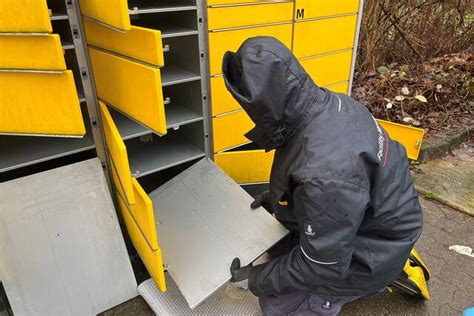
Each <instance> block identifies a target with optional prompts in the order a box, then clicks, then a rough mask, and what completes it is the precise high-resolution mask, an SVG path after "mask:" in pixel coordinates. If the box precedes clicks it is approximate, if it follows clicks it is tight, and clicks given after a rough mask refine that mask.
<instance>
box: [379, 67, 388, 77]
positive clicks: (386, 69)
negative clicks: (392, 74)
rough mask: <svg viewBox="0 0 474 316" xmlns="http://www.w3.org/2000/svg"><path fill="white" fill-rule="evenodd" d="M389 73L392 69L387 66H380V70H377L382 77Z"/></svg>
mask: <svg viewBox="0 0 474 316" xmlns="http://www.w3.org/2000/svg"><path fill="white" fill-rule="evenodd" d="M389 71H390V69H388V68H387V67H385V66H380V67H379V68H377V72H378V73H379V74H380V75H382V76H385V75H386V74H387V73H388V72H389Z"/></svg>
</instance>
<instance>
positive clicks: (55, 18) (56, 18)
mask: <svg viewBox="0 0 474 316" xmlns="http://www.w3.org/2000/svg"><path fill="white" fill-rule="evenodd" d="M68 19H69V17H68V16H67V14H62V13H57V12H54V13H53V14H52V15H51V21H59V20H68Z"/></svg>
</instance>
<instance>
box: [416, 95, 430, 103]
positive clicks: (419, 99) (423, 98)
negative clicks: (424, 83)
mask: <svg viewBox="0 0 474 316" xmlns="http://www.w3.org/2000/svg"><path fill="white" fill-rule="evenodd" d="M415 99H417V100H418V101H420V102H423V103H428V100H426V98H425V97H424V96H422V95H420V94H419V95H415Z"/></svg>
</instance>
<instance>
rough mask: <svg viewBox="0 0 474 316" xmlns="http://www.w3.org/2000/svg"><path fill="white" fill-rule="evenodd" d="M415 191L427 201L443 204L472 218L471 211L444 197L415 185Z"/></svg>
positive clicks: (473, 214) (473, 213)
mask: <svg viewBox="0 0 474 316" xmlns="http://www.w3.org/2000/svg"><path fill="white" fill-rule="evenodd" d="M415 189H416V190H417V191H418V192H419V193H421V194H422V195H423V197H424V198H425V199H428V200H433V201H436V202H439V203H441V204H444V205H446V206H449V207H451V208H453V209H455V210H457V211H459V212H463V213H464V214H467V215H470V216H473V217H474V212H473V211H472V210H470V209H469V208H467V207H465V206H464V205H461V204H459V203H455V202H453V201H450V200H448V199H446V198H444V197H442V196H441V195H439V194H437V193H435V192H433V191H430V190H427V189H425V188H423V187H421V186H419V185H415Z"/></svg>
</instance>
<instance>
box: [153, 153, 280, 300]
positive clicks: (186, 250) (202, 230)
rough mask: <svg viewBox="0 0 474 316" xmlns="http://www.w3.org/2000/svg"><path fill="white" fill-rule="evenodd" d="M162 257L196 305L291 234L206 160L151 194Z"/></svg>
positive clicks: (170, 271)
mask: <svg viewBox="0 0 474 316" xmlns="http://www.w3.org/2000/svg"><path fill="white" fill-rule="evenodd" d="M150 198H151V199H152V200H153V205H154V212H155V221H156V229H157V232H158V237H159V240H160V247H161V250H162V254H163V261H164V263H165V265H166V266H167V269H168V271H169V273H170V274H171V277H172V278H173V280H174V281H175V282H176V284H177V286H178V287H179V289H180V290H181V292H182V293H183V296H184V297H185V299H186V301H187V302H188V304H189V306H190V307H191V308H194V307H196V306H197V305H198V304H199V303H201V302H202V301H203V300H204V299H205V298H206V297H208V296H209V295H211V294H212V293H213V292H214V291H216V290H217V289H218V288H219V287H221V286H222V285H223V284H224V283H226V282H227V281H229V279H230V277H231V275H230V270H229V268H230V264H231V262H232V260H233V259H234V258H235V257H238V258H240V260H241V262H242V265H246V264H249V263H250V262H252V261H253V260H255V259H256V258H257V257H259V256H260V255H261V254H262V253H264V252H265V251H266V250H267V249H268V248H270V247H271V246H272V245H274V244H275V243H276V242H278V241H279V240H280V239H281V238H283V237H284V236H285V235H286V234H287V230H286V229H285V228H284V227H283V226H282V225H281V224H280V223H279V222H278V221H277V220H276V219H275V218H274V217H273V216H271V215H270V214H269V213H268V212H267V211H265V209H263V208H259V209H256V210H252V209H251V208H250V203H251V202H252V197H251V196H250V195H248V194H247V193H246V192H245V191H244V190H242V189H241V188H240V186H239V185H238V184H236V183H235V182H234V181H233V180H232V179H231V178H229V177H228V176H227V175H226V174H225V173H224V172H223V171H222V170H221V169H220V168H219V167H217V166H216V165H215V164H214V162H212V161H211V160H209V159H203V160H201V161H199V162H198V163H196V164H194V165H193V166H191V167H190V168H188V169H187V170H185V171H184V172H182V173H181V174H179V175H178V176H176V177H175V178H173V179H172V180H170V181H169V182H167V183H165V184H164V185H163V186H161V187H160V188H158V189H157V190H155V191H153V192H152V193H151V194H150Z"/></svg>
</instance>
